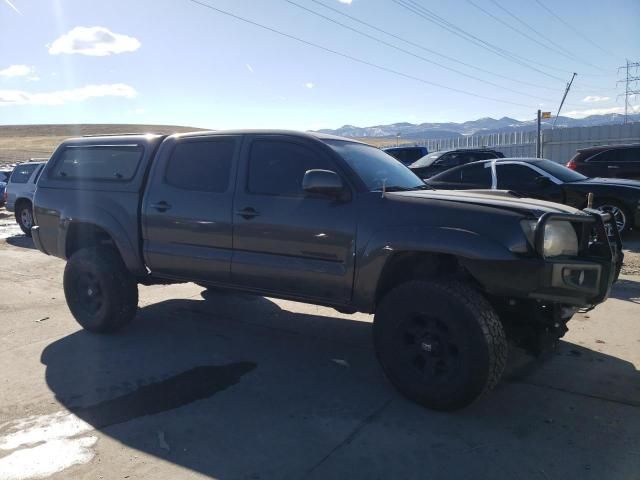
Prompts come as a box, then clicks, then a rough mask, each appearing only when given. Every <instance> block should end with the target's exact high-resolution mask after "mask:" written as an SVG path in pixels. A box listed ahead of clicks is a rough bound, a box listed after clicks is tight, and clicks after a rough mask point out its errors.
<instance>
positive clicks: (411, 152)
mask: <svg viewBox="0 0 640 480" xmlns="http://www.w3.org/2000/svg"><path fill="white" fill-rule="evenodd" d="M383 151H384V152H385V153H388V154H389V155H391V156H392V157H393V158H395V159H396V160H399V161H400V163H402V164H403V165H406V166H409V165H411V164H412V163H413V162H415V161H416V160H418V159H420V158H422V157H424V156H425V155H427V154H428V153H429V150H427V147H390V148H384V149H383Z"/></svg>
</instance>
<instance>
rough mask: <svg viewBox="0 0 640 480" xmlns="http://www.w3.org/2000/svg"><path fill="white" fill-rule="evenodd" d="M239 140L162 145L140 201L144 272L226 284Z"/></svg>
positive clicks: (211, 138) (187, 140)
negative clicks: (141, 202)
mask: <svg viewBox="0 0 640 480" xmlns="http://www.w3.org/2000/svg"><path fill="white" fill-rule="evenodd" d="M241 139H242V137H241V136H231V135H214V136H203V137H183V138H178V139H177V140H170V142H172V143H168V144H167V143H165V144H164V145H163V147H162V151H161V153H160V154H159V156H158V158H157V160H156V163H155V164H154V166H153V169H152V172H151V176H150V177H149V186H148V188H147V192H146V193H145V196H144V201H143V215H142V218H143V245H144V255H145V260H146V264H147V266H148V267H149V268H150V269H151V271H152V272H153V273H156V274H159V275H161V276H168V277H172V278H173V277H175V278H185V279H189V280H203V281H210V282H228V281H229V278H230V274H231V249H232V241H233V237H232V213H231V208H232V202H233V181H232V179H235V170H236V165H237V162H236V158H237V155H238V152H239V149H240V143H241Z"/></svg>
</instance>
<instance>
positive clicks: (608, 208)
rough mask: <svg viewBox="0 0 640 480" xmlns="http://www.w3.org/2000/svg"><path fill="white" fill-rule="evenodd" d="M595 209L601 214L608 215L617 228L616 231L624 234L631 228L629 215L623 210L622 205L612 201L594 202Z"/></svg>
mask: <svg viewBox="0 0 640 480" xmlns="http://www.w3.org/2000/svg"><path fill="white" fill-rule="evenodd" d="M595 209H596V210H599V211H601V212H606V213H610V214H611V215H613V219H614V220H615V222H616V225H617V226H618V231H619V232H620V233H621V234H622V233H626V232H627V231H628V230H629V229H630V227H631V225H630V224H631V221H630V220H631V218H632V217H631V215H629V213H628V212H627V211H626V210H625V209H624V207H623V206H622V205H620V204H619V203H618V202H615V201H613V200H611V201H610V200H603V201H601V202H596V205H595Z"/></svg>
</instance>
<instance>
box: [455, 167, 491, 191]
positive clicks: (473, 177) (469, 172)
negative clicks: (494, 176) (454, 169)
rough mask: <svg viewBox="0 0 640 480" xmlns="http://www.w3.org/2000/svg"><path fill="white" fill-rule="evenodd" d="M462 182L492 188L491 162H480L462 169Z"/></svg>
mask: <svg viewBox="0 0 640 480" xmlns="http://www.w3.org/2000/svg"><path fill="white" fill-rule="evenodd" d="M460 172H461V181H462V183H466V184H471V185H477V186H478V187H481V188H491V166H490V163H478V164H474V165H469V166H468V167H465V168H462V169H460Z"/></svg>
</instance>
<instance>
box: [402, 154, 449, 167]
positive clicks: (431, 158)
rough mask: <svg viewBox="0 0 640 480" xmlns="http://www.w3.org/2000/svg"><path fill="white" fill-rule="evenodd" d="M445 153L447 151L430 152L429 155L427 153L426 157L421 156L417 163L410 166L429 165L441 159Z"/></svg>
mask: <svg viewBox="0 0 640 480" xmlns="http://www.w3.org/2000/svg"><path fill="white" fill-rule="evenodd" d="M444 153H446V152H433V153H430V154H429V155H425V156H424V157H422V158H419V159H418V160H416V161H415V163H412V164H411V165H410V166H411V168H419V167H428V166H429V165H431V164H432V163H433V162H435V161H436V160H437V159H439V158H440V157H441V156H442V155H443V154H444Z"/></svg>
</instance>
